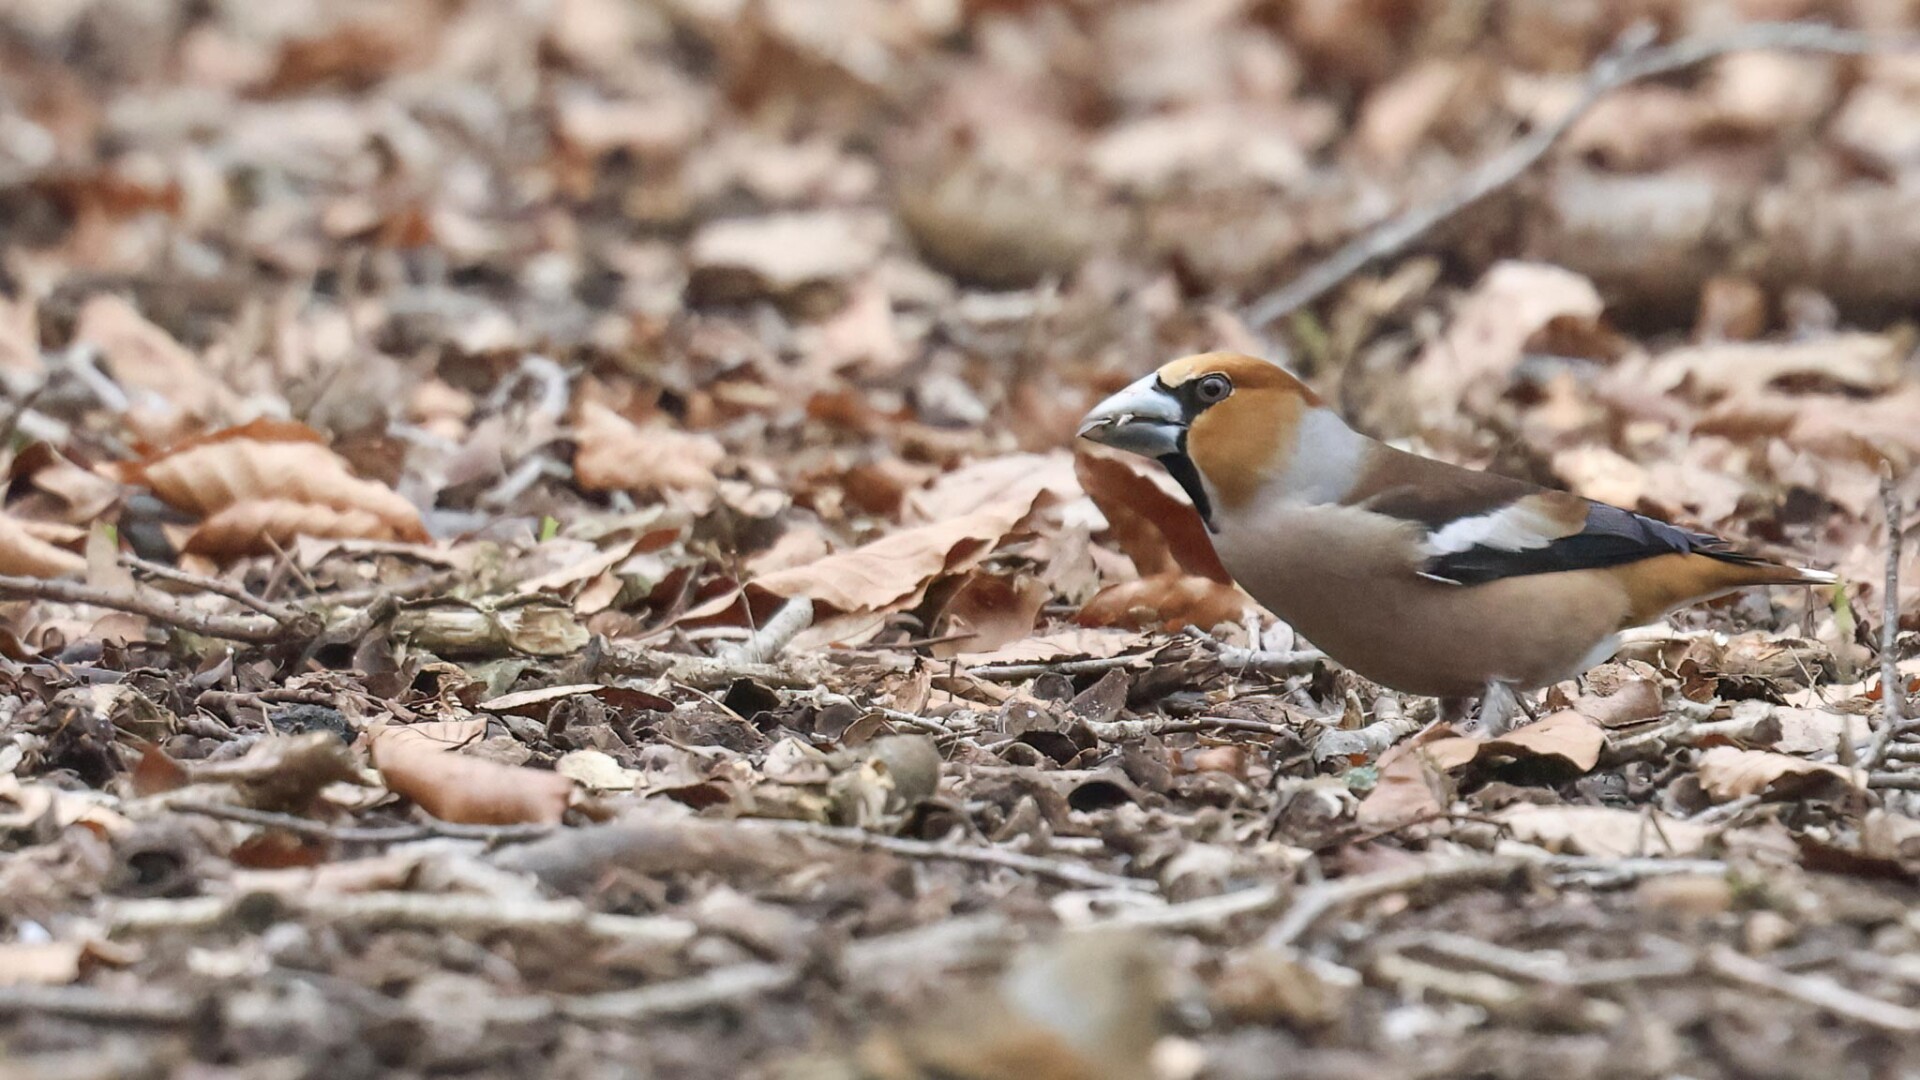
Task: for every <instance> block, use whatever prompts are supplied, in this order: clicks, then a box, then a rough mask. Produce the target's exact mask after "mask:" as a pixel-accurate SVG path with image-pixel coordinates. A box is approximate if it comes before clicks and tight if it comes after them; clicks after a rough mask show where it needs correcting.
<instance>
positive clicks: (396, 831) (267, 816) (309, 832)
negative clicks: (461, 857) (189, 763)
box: [167, 695, 555, 844]
mask: <svg viewBox="0 0 1920 1080" xmlns="http://www.w3.org/2000/svg"><path fill="white" fill-rule="evenodd" d="M201 696H202V697H203V698H204V697H205V695H201ZM167 809H169V810H172V811H175V812H177V813H182V814H198V815H200V816H202V817H210V818H218V819H220V820H222V821H235V822H239V823H240V824H243V825H258V826H260V827H262V828H270V829H280V830H283V831H285V832H290V833H293V834H294V835H296V836H308V837H312V838H314V839H316V840H331V841H334V842H336V843H343V844H402V843H407V842H409V841H413V840H424V839H426V838H427V837H430V836H445V837H448V838H450V839H456V840H480V841H484V842H486V843H490V844H504V843H516V842H524V841H529V840H538V839H541V838H542V837H545V836H547V835H549V834H551V833H552V832H553V831H554V828H555V827H554V826H552V825H461V824H457V823H455V822H451V821H434V822H430V823H427V824H421V825H386V826H364V825H329V824H327V823H326V822H323V821H313V820H310V819H308V818H303V817H299V816H297V815H294V814H282V813H277V812H275V811H272V810H255V809H254V808H252V807H250V806H235V805H232V804H228V803H200V802H185V801H179V800H176V801H172V802H169V803H168V804H167Z"/></svg>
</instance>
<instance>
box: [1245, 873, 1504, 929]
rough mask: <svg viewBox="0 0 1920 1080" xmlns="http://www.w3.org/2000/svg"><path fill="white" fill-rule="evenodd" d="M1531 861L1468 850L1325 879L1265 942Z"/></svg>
mask: <svg viewBox="0 0 1920 1080" xmlns="http://www.w3.org/2000/svg"><path fill="white" fill-rule="evenodd" d="M1527 865H1528V862H1527V860H1525V859H1520V858H1515V857H1512V856H1505V855H1499V856H1496V855H1465V856H1460V857H1458V858H1448V859H1437V860H1434V861H1431V862H1423V863H1421V864H1419V865H1417V866H1409V867H1403V868H1400V869H1395V870H1381V871H1378V872H1376V873H1372V874H1360V875H1358V876H1355V877H1347V878H1340V879H1339V880H1337V881H1323V882H1320V883H1319V884H1316V885H1309V886H1307V887H1306V888H1305V889H1302V890H1301V891H1300V893H1299V895H1298V896H1296V897H1295V898H1294V901H1293V903H1292V905H1290V906H1289V907H1288V908H1287V913H1286V914H1285V915H1284V916H1282V917H1281V919H1280V921H1279V922H1277V923H1275V924H1274V925H1273V929H1271V930H1269V931H1267V935H1266V938H1265V944H1267V945H1269V946H1273V947H1279V946H1283V945H1291V944H1293V943H1294V942H1295V941H1298V940H1299V939H1300V936H1301V935H1302V934H1305V933H1306V932H1307V931H1308V930H1311V929H1313V926H1314V924H1315V923H1317V922H1319V921H1320V920H1321V919H1323V918H1325V917H1326V916H1328V915H1330V914H1332V913H1333V912H1335V911H1337V910H1339V909H1341V908H1344V907H1347V906H1348V905H1351V904H1357V903H1360V902H1362V901H1365V900H1371V899H1373V898H1374V897H1376V896H1385V895H1387V894H1389V893H1397V892H1408V891H1410V890H1413V889H1420V888H1448V889H1452V888H1460V887H1462V886H1466V885H1477V884H1482V883H1486V882H1494V881H1501V880H1504V879H1505V878H1507V877H1509V876H1511V875H1512V874H1514V873H1516V872H1518V871H1520V870H1524V869H1526V867H1527Z"/></svg>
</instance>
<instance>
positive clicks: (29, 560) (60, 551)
mask: <svg viewBox="0 0 1920 1080" xmlns="http://www.w3.org/2000/svg"><path fill="white" fill-rule="evenodd" d="M86 569H87V560H86V559H85V558H84V557H82V556H80V555H79V554H77V553H75V552H72V551H68V550H66V549H65V548H58V547H55V546H53V545H52V544H49V543H47V542H46V541H45V540H42V539H40V538H39V537H37V536H34V535H33V534H32V533H30V532H28V531H27V530H26V529H25V528H24V527H23V526H22V525H21V524H20V522H19V521H17V520H16V519H15V518H14V517H13V516H12V515H10V514H6V513H0V574H15V575H19V576H21V577H38V578H56V577H68V576H72V575H79V574H82V573H85V572H86Z"/></svg>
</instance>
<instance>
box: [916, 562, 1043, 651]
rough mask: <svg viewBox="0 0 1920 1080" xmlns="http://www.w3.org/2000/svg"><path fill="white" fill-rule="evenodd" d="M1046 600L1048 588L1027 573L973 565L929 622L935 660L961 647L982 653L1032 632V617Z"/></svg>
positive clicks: (1037, 616)
mask: <svg viewBox="0 0 1920 1080" xmlns="http://www.w3.org/2000/svg"><path fill="white" fill-rule="evenodd" d="M1046 602H1047V587H1046V586H1045V585H1043V584H1041V582H1040V579H1039V578H1037V577H1034V576H1033V575H1032V574H1013V575H1001V574H990V573H986V572H985V571H980V570H976V571H974V572H973V573H972V574H969V575H968V576H967V580H966V581H965V582H963V583H962V584H961V585H960V588H959V589H958V590H957V591H956V592H955V593H954V594H953V596H952V597H951V598H950V599H948V601H947V603H946V606H945V607H944V608H942V609H941V612H940V617H939V618H938V619H937V620H936V621H935V623H934V636H935V637H939V638H951V639H952V640H948V641H938V642H935V643H934V644H933V646H932V649H931V651H932V653H933V655H934V656H936V657H938V658H940V659H943V660H944V659H947V658H950V657H953V656H958V655H959V654H960V653H962V652H986V651H989V650H992V649H997V648H999V647H1000V646H1002V645H1005V644H1007V643H1008V642H1010V641H1018V640H1020V639H1021V638H1024V637H1026V636H1027V635H1028V634H1030V633H1032V632H1033V623H1034V620H1035V619H1037V618H1039V617H1040V608H1041V607H1042V606H1043V605H1045V604H1046Z"/></svg>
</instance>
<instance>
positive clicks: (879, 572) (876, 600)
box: [751, 486, 1045, 612]
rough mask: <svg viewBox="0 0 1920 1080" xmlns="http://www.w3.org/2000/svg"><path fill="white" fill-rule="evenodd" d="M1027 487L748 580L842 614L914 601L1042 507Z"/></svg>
mask: <svg viewBox="0 0 1920 1080" xmlns="http://www.w3.org/2000/svg"><path fill="white" fill-rule="evenodd" d="M1044 498H1045V496H1044V493H1043V492H1040V491H1036V490H1035V488H1034V487H1032V486H1026V487H1024V488H1021V489H1018V490H1015V491H1011V492H1008V493H1007V494H1005V495H1004V496H1002V497H1001V498H999V499H997V500H995V501H993V502H991V503H988V504H986V505H984V506H981V507H979V508H978V509H976V510H974V511H972V512H971V513H967V514H962V515H959V516H957V517H953V518H949V519H947V520H945V521H935V522H930V523H928V524H926V525H917V526H914V527H911V528H906V529H901V530H899V531H897V532H893V533H889V534H888V535H886V536H883V537H881V538H880V539H878V540H875V541H873V542H872V543H870V544H863V545H861V546H860V547H857V548H854V549H853V550H851V551H843V552H840V553H839V554H836V555H829V556H827V557H826V558H824V559H819V560H816V561H814V562H811V563H808V564H806V565H805V566H796V567H792V568H790V569H787V570H781V571H776V572H775V573H772V574H766V575H763V576H761V577H759V578H756V579H754V581H753V582H752V585H751V587H752V588H754V589H757V590H760V591H762V592H766V593H771V594H773V595H775V596H781V597H787V598H789V599H791V598H794V597H800V596H804V597H808V598H809V599H811V600H813V602H814V603H815V604H816V605H819V606H825V607H830V608H834V609H836V610H838V611H842V612H855V611H885V610H892V609H898V608H904V607H912V606H913V605H915V604H918V603H919V602H920V601H921V599H922V598H923V597H925V595H926V590H927V586H928V585H929V584H931V583H932V582H933V580H934V579H935V578H937V577H939V576H941V575H942V574H953V573H959V572H961V571H963V570H967V569H970V568H971V567H973V566H975V565H977V564H978V563H979V561H980V560H981V559H982V558H984V557H985V556H986V555H987V553H988V552H991V551H992V550H993V549H994V548H995V547H996V546H998V545H999V544H1000V542H1001V541H1002V540H1004V539H1005V538H1006V537H1007V536H1008V535H1009V534H1011V533H1013V532H1014V531H1015V530H1016V529H1018V528H1019V527H1020V526H1021V525H1022V524H1024V523H1025V522H1026V521H1027V519H1028V518H1029V517H1030V516H1031V515H1032V514H1033V511H1034V510H1035V509H1036V508H1038V507H1039V506H1040V505H1041V503H1042V502H1043V500H1044Z"/></svg>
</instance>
